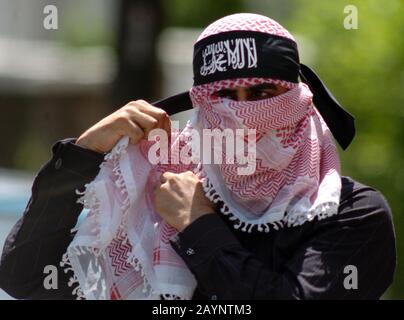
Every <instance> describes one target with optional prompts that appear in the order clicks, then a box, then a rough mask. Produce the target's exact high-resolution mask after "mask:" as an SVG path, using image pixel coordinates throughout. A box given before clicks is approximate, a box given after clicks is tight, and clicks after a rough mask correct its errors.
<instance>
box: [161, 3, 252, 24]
mask: <svg viewBox="0 0 404 320" xmlns="http://www.w3.org/2000/svg"><path fill="white" fill-rule="evenodd" d="M163 9H164V12H165V15H166V25H168V26H176V27H194V28H202V27H206V26H207V25H208V24H210V23H212V22H213V21H215V20H217V19H219V18H221V17H223V16H225V15H228V14H232V13H237V12H242V11H245V10H244V9H245V1H243V0H231V1H221V0H203V1H200V0H197V1H195V0H193V1H189V0H163Z"/></svg>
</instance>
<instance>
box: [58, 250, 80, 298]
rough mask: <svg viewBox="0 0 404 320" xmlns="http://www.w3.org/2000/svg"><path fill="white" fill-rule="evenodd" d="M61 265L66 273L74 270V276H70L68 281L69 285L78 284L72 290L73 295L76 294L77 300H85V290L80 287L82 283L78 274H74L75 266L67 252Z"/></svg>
mask: <svg viewBox="0 0 404 320" xmlns="http://www.w3.org/2000/svg"><path fill="white" fill-rule="evenodd" d="M60 266H61V267H62V268H63V271H64V273H66V274H67V273H68V272H69V271H71V272H73V276H72V277H70V278H69V281H68V283H67V286H68V287H73V285H76V286H75V287H74V288H73V290H72V295H73V296H76V300H85V296H84V293H83V290H82V289H81V287H80V283H79V280H78V279H77V276H76V275H75V274H74V270H73V266H72V264H71V262H70V260H69V255H68V253H67V252H66V253H64V254H63V257H62V261H61V262H60Z"/></svg>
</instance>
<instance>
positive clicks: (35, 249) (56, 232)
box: [0, 139, 396, 299]
mask: <svg viewBox="0 0 404 320" xmlns="http://www.w3.org/2000/svg"><path fill="white" fill-rule="evenodd" d="M52 150H53V157H52V158H51V160H50V161H49V162H48V163H46V164H45V165H44V166H43V167H42V169H41V170H40V171H39V173H38V175H37V176H36V178H35V181H34V184H33V187H32V197H31V199H30V201H29V203H28V205H27V208H26V210H25V212H24V215H23V217H22V218H21V219H20V220H19V221H18V222H17V223H16V225H15V226H14V228H13V229H12V230H11V232H10V234H9V236H8V238H7V240H6V243H5V245H4V249H3V254H2V258H1V264H0V287H1V288H2V289H4V290H5V291H6V292H7V293H9V294H10V295H11V296H13V297H15V298H23V299H72V298H74V297H73V296H72V295H71V288H70V287H68V286H67V282H68V278H69V277H71V276H72V274H69V273H68V274H65V273H64V272H63V271H62V268H60V267H59V262H60V261H61V257H62V254H63V253H64V252H65V251H66V248H67V246H68V245H69V243H70V242H71V240H72V237H73V236H74V234H71V233H70V230H71V229H72V228H73V227H74V226H75V224H76V222H77V218H78V216H79V214H80V212H81V210H82V206H81V205H80V204H77V203H76V200H77V197H78V196H77V195H76V193H75V190H76V189H79V190H83V187H84V184H85V183H88V182H90V181H91V180H92V179H93V178H94V177H95V176H96V175H97V173H98V170H99V165H100V163H101V162H102V160H103V155H101V154H98V153H96V152H93V151H90V150H85V149H82V148H81V147H79V146H77V145H75V144H74V140H72V139H67V140H63V141H59V142H58V143H56V144H55V145H54V147H53V149H52ZM172 245H173V247H174V249H175V250H176V252H177V253H178V254H179V255H180V256H181V257H182V258H183V259H184V261H185V263H186V264H187V265H188V267H189V268H190V270H191V271H192V272H193V274H194V275H195V277H196V279H197V281H198V287H197V290H196V292H195V295H194V299H378V298H380V296H381V295H382V294H383V293H384V292H385V290H386V289H387V288H388V287H389V285H390V284H391V283H392V281H393V275H394V271H395V267H396V248H395V235H394V228H393V224H392V217H391V211H390V208H389V206H388V204H387V202H386V200H385V199H384V198H383V196H382V195H381V193H380V192H378V191H376V190H375V189H373V188H371V187H368V186H365V185H363V184H360V183H358V182H356V181H354V180H352V179H351V178H348V177H343V178H342V194H341V201H340V206H339V214H338V215H335V216H333V217H330V218H327V219H324V220H320V221H317V220H316V221H313V222H310V223H305V224H303V225H302V226H299V227H291V228H284V229H281V230H279V231H271V232H269V233H260V234H257V233H252V234H249V233H244V232H242V231H237V230H235V229H234V228H233V227H232V224H231V223H230V222H229V221H228V220H227V218H226V217H225V216H222V215H221V214H209V215H205V216H202V217H200V218H199V219H197V220H196V221H194V222H193V223H192V224H191V225H190V226H188V227H187V228H186V229H185V230H184V231H183V232H182V233H180V234H179V237H178V238H177V240H176V241H175V242H174V241H173V242H172ZM190 248H191V249H192V250H189V249H190ZM46 265H55V266H57V267H58V268H59V273H58V275H59V282H58V289H56V290H53V289H50V290H46V289H45V288H44V286H43V281H44V278H45V277H46V274H45V273H44V268H45V266H46ZM347 266H354V267H355V268H356V270H357V276H358V281H357V285H358V287H357V289H352V288H351V289H350V287H349V286H348V288H346V283H347V282H348V283H349V282H350V281H349V279H347V277H352V276H354V274H353V273H352V269H349V268H351V267H347ZM346 268H348V269H346ZM344 280H345V286H344ZM351 284H352V282H351Z"/></svg>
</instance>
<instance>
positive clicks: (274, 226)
mask: <svg viewBox="0 0 404 320" xmlns="http://www.w3.org/2000/svg"><path fill="white" fill-rule="evenodd" d="M202 176H203V179H201V182H202V187H203V190H204V191H205V195H206V197H207V198H208V199H209V200H211V201H212V202H213V203H218V202H219V201H220V202H221V205H222V206H221V208H220V212H221V213H222V214H223V215H225V216H227V217H228V219H229V220H230V221H233V227H234V229H236V230H240V231H243V232H248V233H251V232H252V231H253V229H254V228H256V230H257V231H258V232H265V233H268V232H270V231H271V230H276V231H278V230H280V229H282V228H284V227H288V228H289V227H296V226H301V225H302V224H304V223H305V222H308V221H312V220H313V219H315V218H317V219H318V220H323V219H325V218H329V217H331V216H333V215H336V214H337V213H338V207H339V205H338V203H334V202H326V203H322V204H320V205H318V206H317V207H316V208H315V209H313V210H311V211H309V213H297V214H293V213H290V212H289V213H286V214H285V216H284V218H283V219H282V220H279V221H273V222H267V223H253V222H248V221H246V220H242V219H240V217H238V216H236V215H234V214H233V213H232V212H231V210H230V208H229V207H228V206H227V204H226V203H224V201H223V200H222V199H221V197H220V195H219V194H218V193H217V192H216V190H215V189H214V187H213V185H212V184H211V183H210V182H209V179H208V178H207V176H206V173H205V174H203V175H202Z"/></svg>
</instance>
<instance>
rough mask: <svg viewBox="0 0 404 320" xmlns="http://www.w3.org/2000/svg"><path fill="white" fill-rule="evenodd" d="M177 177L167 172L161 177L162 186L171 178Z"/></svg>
mask: <svg viewBox="0 0 404 320" xmlns="http://www.w3.org/2000/svg"><path fill="white" fill-rule="evenodd" d="M173 176H175V173H172V172H170V171H166V172H164V173H162V174H161V175H160V182H161V184H163V183H166V182H167V181H168V180H169V179H170V178H172V177H173Z"/></svg>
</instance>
